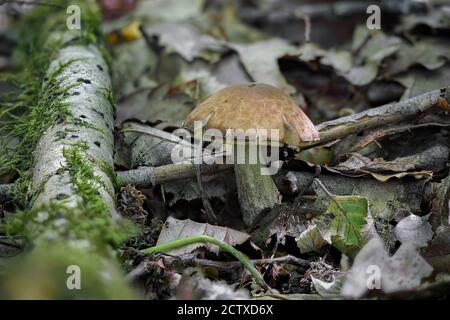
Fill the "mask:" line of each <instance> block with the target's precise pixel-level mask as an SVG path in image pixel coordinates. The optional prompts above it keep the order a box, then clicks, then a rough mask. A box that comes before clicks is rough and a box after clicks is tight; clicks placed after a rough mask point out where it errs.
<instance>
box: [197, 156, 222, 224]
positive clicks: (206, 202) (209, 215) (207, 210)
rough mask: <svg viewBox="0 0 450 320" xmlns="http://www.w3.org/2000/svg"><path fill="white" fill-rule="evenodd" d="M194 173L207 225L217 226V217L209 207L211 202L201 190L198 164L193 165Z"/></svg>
mask: <svg viewBox="0 0 450 320" xmlns="http://www.w3.org/2000/svg"><path fill="white" fill-rule="evenodd" d="M195 173H196V176H197V184H198V188H199V189H200V194H201V197H202V203H203V207H204V209H205V213H206V217H207V220H208V223H211V224H214V225H217V223H218V220H217V216H216V214H215V213H214V209H213V208H212V206H211V202H209V199H208V196H207V195H206V193H205V189H204V188H203V184H202V174H201V167H200V165H199V164H196V165H195Z"/></svg>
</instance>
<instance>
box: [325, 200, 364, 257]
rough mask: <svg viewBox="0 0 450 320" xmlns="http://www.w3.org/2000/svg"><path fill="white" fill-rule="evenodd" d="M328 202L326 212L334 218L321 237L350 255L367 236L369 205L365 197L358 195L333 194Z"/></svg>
mask: <svg viewBox="0 0 450 320" xmlns="http://www.w3.org/2000/svg"><path fill="white" fill-rule="evenodd" d="M333 199H334V201H333V200H330V201H329V203H328V208H327V211H326V213H332V214H333V215H334V217H335V218H334V219H333V221H332V222H331V224H330V225H329V226H328V228H327V230H326V231H325V233H324V235H323V238H324V239H325V240H326V241H328V242H329V243H331V244H332V245H333V246H334V247H336V248H337V249H339V251H341V252H342V253H345V254H346V255H348V256H350V257H352V256H355V255H356V253H357V252H358V251H359V250H360V249H361V248H362V247H363V246H364V244H365V243H366V242H367V238H368V228H370V227H371V225H370V224H368V222H369V221H368V217H369V207H368V203H367V199H366V198H362V197H358V196H334V197H333Z"/></svg>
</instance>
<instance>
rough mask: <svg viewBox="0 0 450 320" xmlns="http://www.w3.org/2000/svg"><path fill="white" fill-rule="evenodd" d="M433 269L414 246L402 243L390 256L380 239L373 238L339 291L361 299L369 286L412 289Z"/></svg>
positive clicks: (374, 287) (386, 291) (357, 258)
mask: <svg viewBox="0 0 450 320" xmlns="http://www.w3.org/2000/svg"><path fill="white" fill-rule="evenodd" d="M432 271H433V268H432V267H431V266H430V265H429V264H428V263H427V262H426V261H425V260H424V259H423V258H422V257H421V256H420V255H419V253H418V252H417V249H416V248H415V246H413V245H411V244H409V243H404V244H402V245H401V246H400V248H399V249H398V250H397V252H396V253H395V254H394V255H393V256H392V257H389V256H388V254H387V253H386V252H385V250H384V247H383V243H382V241H381V240H380V239H377V238H374V239H372V240H370V241H369V242H368V243H367V244H366V245H365V246H364V248H363V249H362V250H361V251H360V252H359V253H358V255H357V256H356V258H355V261H354V263H353V266H352V268H351V269H350V271H349V272H348V274H347V278H346V281H345V283H344V285H343V287H342V290H341V294H342V295H343V296H344V297H347V298H361V297H363V296H365V295H366V293H367V292H368V291H369V289H381V290H382V291H383V292H385V293H394V292H401V291H405V290H414V289H415V288H417V287H418V286H419V285H420V284H421V282H422V280H423V279H424V278H426V277H428V276H429V275H431V273H432ZM377 286H378V288H377Z"/></svg>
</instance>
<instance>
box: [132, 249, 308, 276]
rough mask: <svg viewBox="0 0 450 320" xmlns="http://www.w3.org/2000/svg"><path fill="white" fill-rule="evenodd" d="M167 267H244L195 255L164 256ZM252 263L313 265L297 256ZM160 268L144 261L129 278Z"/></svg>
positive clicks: (232, 262)
mask: <svg viewBox="0 0 450 320" xmlns="http://www.w3.org/2000/svg"><path fill="white" fill-rule="evenodd" d="M163 260H164V265H165V266H175V265H176V264H178V263H181V264H182V265H183V266H186V267H193V266H202V267H214V268H217V269H219V270H223V271H228V272H229V271H230V270H233V269H235V270H239V269H240V268H242V267H243V265H242V263H241V262H240V261H213V260H208V259H199V258H196V257H195V255H192V254H190V255H183V256H177V257H173V256H164V257H163ZM250 262H251V263H252V264H253V265H256V266H262V265H266V264H289V265H293V266H298V267H303V268H309V267H310V265H311V263H310V262H309V261H308V260H304V259H301V258H297V257H295V256H291V255H287V256H284V257H277V258H269V259H252V260H250ZM157 267H160V264H159V263H158V261H148V260H147V261H143V262H141V263H140V264H139V265H138V266H137V267H136V268H135V269H134V270H133V271H131V272H130V273H129V274H128V275H127V278H128V279H129V280H131V281H133V280H135V279H137V278H138V277H140V276H142V275H145V274H147V273H149V271H150V270H152V269H154V268H157Z"/></svg>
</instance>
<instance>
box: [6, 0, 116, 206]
mask: <svg viewBox="0 0 450 320" xmlns="http://www.w3.org/2000/svg"><path fill="white" fill-rule="evenodd" d="M53 3H54V4H56V5H58V7H55V6H51V7H49V6H37V7H36V9H35V10H33V12H32V13H31V14H29V15H27V16H25V17H24V18H23V19H22V20H21V21H20V22H19V23H18V29H19V34H20V36H19V39H20V43H19V45H18V48H17V50H16V52H15V57H16V60H17V63H16V64H17V65H18V66H20V69H19V70H16V71H15V72H14V73H13V74H6V75H2V76H1V79H0V80H2V79H3V80H7V81H9V82H10V83H12V84H13V85H14V86H15V87H16V90H14V91H13V92H12V93H10V94H7V95H4V96H2V97H0V121H2V127H1V128H0V135H1V136H2V139H1V140H2V144H3V146H1V148H0V149H1V150H0V151H1V159H0V160H2V161H1V163H0V176H2V175H4V174H6V173H8V172H11V171H15V172H17V173H18V175H19V180H18V181H17V182H16V184H15V188H14V190H13V196H14V198H15V200H16V202H18V203H23V204H27V203H28V202H29V200H30V195H29V194H28V190H29V189H30V186H31V182H30V181H31V176H32V173H31V169H32V168H33V166H34V158H33V151H34V150H35V148H36V145H37V143H38V141H39V139H40V137H41V136H42V134H43V133H44V132H45V131H46V130H47V129H48V128H49V127H51V126H52V125H53V124H54V123H60V122H67V123H74V124H77V125H80V126H84V127H90V128H92V129H95V130H100V131H103V130H102V129H101V128H97V127H95V126H92V125H89V124H87V123H86V122H83V121H79V120H77V119H74V118H73V115H72V114H71V113H70V112H69V110H68V108H67V105H66V104H65V103H64V98H65V94H66V93H67V91H68V90H69V89H71V88H73V87H75V86H77V85H79V84H78V83H74V84H72V85H69V86H65V87H63V86H62V85H61V83H62V81H64V79H60V77H58V76H59V75H60V74H61V72H62V71H63V70H64V69H65V68H67V66H68V65H70V64H71V63H72V62H73V61H71V62H68V63H67V64H64V65H61V66H59V67H58V68H56V69H55V70H54V71H53V72H52V74H50V75H47V72H48V68H49V65H50V63H51V61H52V60H53V59H54V58H55V57H56V56H57V54H58V52H59V50H61V49H62V48H64V47H65V46H68V45H75V44H83V45H88V44H94V45H95V46H96V47H97V48H99V49H100V51H101V52H102V53H103V55H104V58H105V60H106V61H109V60H110V58H109V54H107V51H106V50H105V47H104V45H103V36H102V32H101V14H100V10H99V7H98V4H97V2H96V1H94V0H83V1H72V0H58V1H54V2H53ZM69 5H78V6H79V7H80V8H81V14H82V19H81V24H82V26H81V30H73V31H70V34H72V39H71V40H70V41H67V42H66V43H63V42H62V40H61V39H60V37H53V38H52V37H50V35H51V34H56V33H57V32H58V31H61V32H66V33H69V31H68V30H67V26H66V19H67V13H66V9H67V7H68V6H69ZM50 38H51V39H50ZM77 121H78V122H77ZM9 141H19V143H18V144H17V145H16V146H15V147H14V148H9V147H8V144H9Z"/></svg>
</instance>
